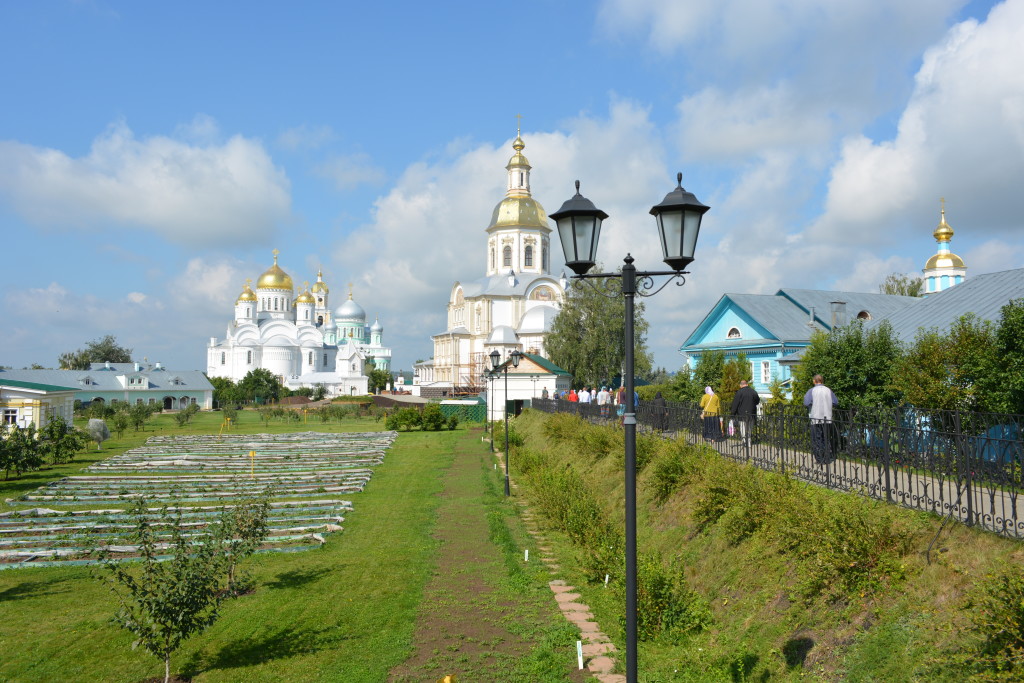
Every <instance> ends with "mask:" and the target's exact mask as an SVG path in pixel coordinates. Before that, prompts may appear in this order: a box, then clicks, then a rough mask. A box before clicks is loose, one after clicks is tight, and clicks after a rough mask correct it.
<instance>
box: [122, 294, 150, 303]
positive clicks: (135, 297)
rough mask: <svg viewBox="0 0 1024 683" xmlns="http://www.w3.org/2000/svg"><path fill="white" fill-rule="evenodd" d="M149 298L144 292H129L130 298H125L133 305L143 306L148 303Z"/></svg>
mask: <svg viewBox="0 0 1024 683" xmlns="http://www.w3.org/2000/svg"><path fill="white" fill-rule="evenodd" d="M147 298H148V297H147V296H146V295H145V294H143V293H142V292H128V296H126V297H125V299H127V300H128V301H130V302H132V303H133V304H143V303H145V302H146V299H147Z"/></svg>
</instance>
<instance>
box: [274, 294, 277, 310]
mask: <svg viewBox="0 0 1024 683" xmlns="http://www.w3.org/2000/svg"><path fill="white" fill-rule="evenodd" d="M274 310H275V311H276V310H277V297H276V296H275V297H274Z"/></svg>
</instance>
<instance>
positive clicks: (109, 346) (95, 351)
mask: <svg viewBox="0 0 1024 683" xmlns="http://www.w3.org/2000/svg"><path fill="white" fill-rule="evenodd" d="M57 360H58V362H59V363H60V369H61V370H88V369H89V365H90V364H91V363H103V362H110V363H131V362H132V350H131V349H126V348H125V347H123V346H121V345H119V344H118V343H117V339H115V338H114V335H112V334H108V335H107V336H105V337H103V338H101V339H95V340H93V341H91V342H89V343H87V344H86V345H85V348H84V349H78V350H77V351H68V352H67V353H62V354H60V356H59V357H58V359H57Z"/></svg>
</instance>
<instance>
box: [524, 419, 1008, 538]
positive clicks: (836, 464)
mask: <svg viewBox="0 0 1024 683" xmlns="http://www.w3.org/2000/svg"><path fill="white" fill-rule="evenodd" d="M533 407H534V408H536V409H538V410H541V411H544V412H548V413H554V412H570V413H575V414H577V415H579V416H580V417H582V418H584V419H586V420H589V421H591V422H595V423H603V424H612V425H616V424H619V418H618V417H617V415H616V406H598V405H595V404H593V403H570V402H569V401H564V400H555V399H550V400H541V399H536V400H534V402H533ZM763 409H764V410H763V413H762V414H761V415H758V416H757V417H756V418H752V419H751V420H750V421H749V422H748V423H747V422H744V423H741V421H740V420H739V418H737V417H731V418H730V417H728V416H726V417H722V418H719V422H718V423H717V428H716V427H715V423H714V422H713V421H711V420H705V419H703V418H702V417H701V409H700V407H698V406H697V405H696V404H686V403H668V404H666V405H665V406H655V405H652V404H651V403H650V402H644V403H642V404H641V405H639V406H637V409H636V414H637V423H638V425H639V426H640V428H641V429H643V430H644V431H647V432H652V433H656V434H661V435H663V436H665V437H667V438H677V437H682V438H685V439H686V440H687V442H689V443H693V444H696V443H705V444H707V445H708V446H710V447H712V448H714V449H715V450H716V451H718V452H719V453H720V454H721V455H722V456H724V457H726V458H730V459H732V460H736V461H738V462H745V463H750V464H752V465H755V466H756V467H759V468H761V469H764V470H768V471H772V472H782V473H785V474H788V475H790V476H792V477H796V478H798V479H802V480H804V481H808V482H812V483H814V484H818V485H821V486H826V487H828V488H832V489H837V490H840V491H854V492H858V493H861V494H863V495H867V496H870V497H872V498H877V499H880V500H885V501H887V502H889V503H893V504H896V505H902V506H904V507H907V508H911V509H914V510H925V511H928V512H933V513H935V514H938V515H942V516H947V515H948V516H949V517H951V518H954V519H958V520H960V521H961V522H963V523H965V524H968V525H972V526H974V525H976V526H980V527H982V528H984V529H987V530H989V531H993V532H995V533H998V534H1001V535H1004V536H1010V537H1013V538H1024V501H1022V500H1021V496H1022V493H1024V491H1022V489H1024V482H1022V472H1021V465H1022V461H1024V443H1022V437H1024V416H1022V415H1010V414H995V413H971V412H965V411H922V410H916V409H913V408H896V409H874V408H853V409H848V410H835V411H834V412H833V418H832V420H831V421H829V422H817V423H816V422H812V421H811V420H810V419H809V418H808V417H807V412H806V410H804V409H803V408H802V406H793V405H778V406H763Z"/></svg>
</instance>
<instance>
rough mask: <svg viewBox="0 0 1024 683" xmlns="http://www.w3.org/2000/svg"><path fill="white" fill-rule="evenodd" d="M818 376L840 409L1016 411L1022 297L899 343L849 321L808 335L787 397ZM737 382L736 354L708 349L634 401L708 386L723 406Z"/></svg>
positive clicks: (1022, 399)
mask: <svg viewBox="0 0 1024 683" xmlns="http://www.w3.org/2000/svg"><path fill="white" fill-rule="evenodd" d="M819 374H820V375H821V376H822V377H824V378H825V384H826V385H828V387H829V388H831V389H832V390H833V391H834V392H835V394H836V397H837V398H838V400H839V407H840V408H864V407H876V406H882V407H894V406H900V405H910V406H914V407H916V408H920V409H923V410H961V411H971V412H992V413H1024V299H1017V300H1014V301H1011V302H1009V303H1008V304H1006V305H1005V306H1003V308H1002V309H1001V311H1000V316H999V320H998V321H996V322H991V321H988V320H982V319H981V318H979V317H978V316H977V315H975V314H973V313H968V314H966V315H964V316H961V317H960V318H959V319H957V320H956V321H955V322H954V323H953V325H951V326H950V328H949V330H948V331H946V332H941V331H939V330H938V329H935V328H932V329H921V330H919V331H918V332H917V335H916V336H915V338H914V340H913V341H911V342H907V343H904V342H902V341H901V340H900V339H899V338H898V337H897V336H896V335H895V333H894V332H893V329H892V327H891V326H890V325H889V324H888V323H887V322H885V321H883V322H882V323H881V324H879V325H877V326H874V327H870V328H868V327H866V326H865V324H864V321H862V320H854V321H852V322H850V323H849V324H847V325H844V326H842V327H836V328H833V329H832V330H831V331H829V332H822V331H818V332H815V333H814V335H813V336H812V337H811V341H810V344H809V345H808V346H807V348H806V350H805V351H804V354H803V359H802V360H801V362H800V363H799V364H798V365H797V366H796V368H795V369H794V372H793V382H792V389H793V392H792V396H793V398H792V401H793V402H795V403H800V402H801V401H802V400H803V396H804V393H805V392H806V391H807V390H808V389H810V388H811V386H812V384H813V378H814V376H815V375H819ZM741 379H746V380H748V381H749V380H750V379H751V368H750V363H749V362H748V360H747V357H746V356H745V355H744V354H743V353H739V354H737V355H736V356H735V357H734V358H732V359H729V360H726V358H725V354H724V353H723V352H721V351H709V352H707V353H704V354H703V355H702V356H701V357H700V358H699V359H698V361H697V363H696V366H695V367H694V368H693V369H692V370H691V369H690V368H689V367H686V366H684V367H683V368H682V369H681V370H680V371H679V372H678V373H676V375H675V376H674V377H672V378H671V379H669V380H668V381H666V382H665V383H662V384H658V385H652V386H646V387H640V389H639V391H640V396H641V399H644V398H650V397H652V396H653V395H654V393H655V392H656V391H661V392H662V395H663V396H664V397H665V398H666V399H667V400H670V401H678V402H689V401H697V400H699V399H700V395H701V393H702V392H703V390H704V387H705V386H710V387H712V388H713V389H714V390H715V391H716V393H718V394H719V395H720V396H721V399H722V403H723V405H729V403H730V402H731V401H732V396H733V394H734V393H735V391H736V390H737V389H738V388H739V381H740V380H741ZM770 389H771V393H772V398H771V399H770V401H769V402H770V403H772V402H774V403H784V402H787V399H786V398H785V392H784V390H783V386H782V382H781V381H779V379H778V377H775V378H773V381H772V383H771V385H770Z"/></svg>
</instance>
